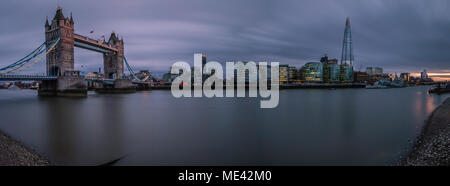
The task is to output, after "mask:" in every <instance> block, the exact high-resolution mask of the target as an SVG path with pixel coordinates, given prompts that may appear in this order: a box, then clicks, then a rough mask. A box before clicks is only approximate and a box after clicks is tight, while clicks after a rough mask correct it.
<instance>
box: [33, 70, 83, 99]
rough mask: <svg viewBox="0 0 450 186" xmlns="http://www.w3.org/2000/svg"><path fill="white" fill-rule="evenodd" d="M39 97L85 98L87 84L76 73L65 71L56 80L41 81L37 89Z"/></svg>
mask: <svg viewBox="0 0 450 186" xmlns="http://www.w3.org/2000/svg"><path fill="white" fill-rule="evenodd" d="M38 95H39V96H61V97H87V83H86V82H85V81H84V78H83V77H81V76H80V75H79V72H77V71H73V72H70V71H67V72H66V76H59V77H58V78H57V79H56V80H43V81H42V82H41V83H40V84H39V88H38Z"/></svg>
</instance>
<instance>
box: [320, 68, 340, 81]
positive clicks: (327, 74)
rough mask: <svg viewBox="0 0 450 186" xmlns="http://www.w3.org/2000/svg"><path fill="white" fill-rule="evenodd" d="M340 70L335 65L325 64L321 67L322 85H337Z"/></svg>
mask: <svg viewBox="0 0 450 186" xmlns="http://www.w3.org/2000/svg"><path fill="white" fill-rule="evenodd" d="M340 73H341V68H340V66H339V65H338V64H337V63H325V64H324V65H323V81H324V83H338V82H339V79H340Z"/></svg>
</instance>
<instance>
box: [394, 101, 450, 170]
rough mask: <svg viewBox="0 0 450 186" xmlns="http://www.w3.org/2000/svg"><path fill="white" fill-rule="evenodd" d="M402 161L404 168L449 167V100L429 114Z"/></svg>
mask: <svg viewBox="0 0 450 186" xmlns="http://www.w3.org/2000/svg"><path fill="white" fill-rule="evenodd" d="M403 161H404V162H403V163H402V165H406V166H449V165H450V98H447V99H446V100H445V101H444V103H442V104H441V105H440V106H439V107H437V108H436V109H435V110H434V111H433V113H431V115H430V116H429V118H428V120H427V121H426V126H425V127H424V128H423V131H422V133H421V134H420V135H419V136H418V138H417V140H416V142H415V143H414V145H413V147H412V149H411V151H410V152H409V154H408V155H407V157H406V159H405V160H403Z"/></svg>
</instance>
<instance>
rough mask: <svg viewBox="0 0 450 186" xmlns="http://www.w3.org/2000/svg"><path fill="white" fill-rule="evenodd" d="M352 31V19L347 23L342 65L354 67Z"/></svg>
mask: <svg viewBox="0 0 450 186" xmlns="http://www.w3.org/2000/svg"><path fill="white" fill-rule="evenodd" d="M353 61H354V58H353V48H352V31H351V29H350V19H349V18H348V17H347V20H346V22H345V31H344V41H343V42H342V56H341V65H350V66H353Z"/></svg>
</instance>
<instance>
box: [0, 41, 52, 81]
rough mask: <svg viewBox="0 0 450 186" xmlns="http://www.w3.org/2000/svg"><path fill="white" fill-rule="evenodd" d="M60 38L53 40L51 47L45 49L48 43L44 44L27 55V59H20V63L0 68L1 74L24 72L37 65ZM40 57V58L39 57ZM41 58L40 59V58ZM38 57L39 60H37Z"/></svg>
mask: <svg viewBox="0 0 450 186" xmlns="http://www.w3.org/2000/svg"><path fill="white" fill-rule="evenodd" d="M59 40H60V38H59V37H58V38H57V39H55V40H53V41H52V42H51V43H50V45H48V46H47V47H45V48H44V46H45V44H46V42H44V43H42V44H41V45H40V46H39V47H38V48H36V49H35V50H33V51H32V52H31V53H29V54H28V55H26V56H25V57H23V58H21V59H19V60H18V61H16V62H14V63H12V64H10V65H8V66H6V67H3V68H0V74H10V73H14V72H20V71H23V70H25V69H27V68H29V67H31V66H32V65H34V64H36V63H37V62H39V61H41V60H42V59H43V58H44V55H41V54H43V53H44V52H45V51H46V52H45V54H46V55H47V54H48V53H49V52H50V51H52V50H53V49H54V48H55V46H56V44H57V43H58V42H59ZM39 55H40V56H39ZM38 56H39V57H38ZM37 57H38V58H37Z"/></svg>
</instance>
